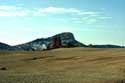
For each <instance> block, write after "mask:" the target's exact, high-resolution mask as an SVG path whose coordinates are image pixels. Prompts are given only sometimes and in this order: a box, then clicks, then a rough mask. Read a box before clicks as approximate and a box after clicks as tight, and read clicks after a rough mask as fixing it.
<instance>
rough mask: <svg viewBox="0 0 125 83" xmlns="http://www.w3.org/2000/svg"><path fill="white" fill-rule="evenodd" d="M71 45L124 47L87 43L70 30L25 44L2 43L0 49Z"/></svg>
mask: <svg viewBox="0 0 125 83" xmlns="http://www.w3.org/2000/svg"><path fill="white" fill-rule="evenodd" d="M70 47H89V48H124V47H121V46H117V45H88V46H87V45H85V44H83V43H81V42H79V41H77V40H76V39H75V37H74V35H73V34H72V33H70V32H64V33H60V34H57V35H54V36H52V37H48V38H40V39H36V40H33V41H30V42H27V43H24V44H20V45H16V46H10V45H7V44H4V43H0V50H24V51H40V50H49V49H56V48H70Z"/></svg>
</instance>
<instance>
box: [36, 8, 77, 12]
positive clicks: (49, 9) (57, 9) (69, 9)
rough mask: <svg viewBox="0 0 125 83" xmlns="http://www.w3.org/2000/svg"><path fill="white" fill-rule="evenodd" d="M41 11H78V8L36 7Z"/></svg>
mask: <svg viewBox="0 0 125 83" xmlns="http://www.w3.org/2000/svg"><path fill="white" fill-rule="evenodd" d="M38 11H39V12H41V13H78V12H79V10H77V9H74V8H67V9H66V8H58V7H47V8H41V9H38Z"/></svg>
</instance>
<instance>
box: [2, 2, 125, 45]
mask: <svg viewBox="0 0 125 83" xmlns="http://www.w3.org/2000/svg"><path fill="white" fill-rule="evenodd" d="M124 4H125V0H0V42H4V43H8V44H10V45H16V44H20V43H24V42H27V41H31V40H34V39H36V38H42V37H49V36H52V35H55V34H57V33H61V32H72V33H74V35H75V37H76V39H77V40H79V41H81V42H83V43H84V44H90V43H92V44H116V45H122V44H125V37H124V36H125V23H124V22H125V10H124V8H125V5H124Z"/></svg>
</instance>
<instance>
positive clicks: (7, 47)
mask: <svg viewBox="0 0 125 83" xmlns="http://www.w3.org/2000/svg"><path fill="white" fill-rule="evenodd" d="M12 49H13V47H11V46H10V45H8V44H4V43H1V42H0V50H12Z"/></svg>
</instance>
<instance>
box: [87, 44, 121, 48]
mask: <svg viewBox="0 0 125 83" xmlns="http://www.w3.org/2000/svg"><path fill="white" fill-rule="evenodd" d="M88 47H92V48H123V47H122V46H118V45H110V44H108V45H88Z"/></svg>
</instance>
